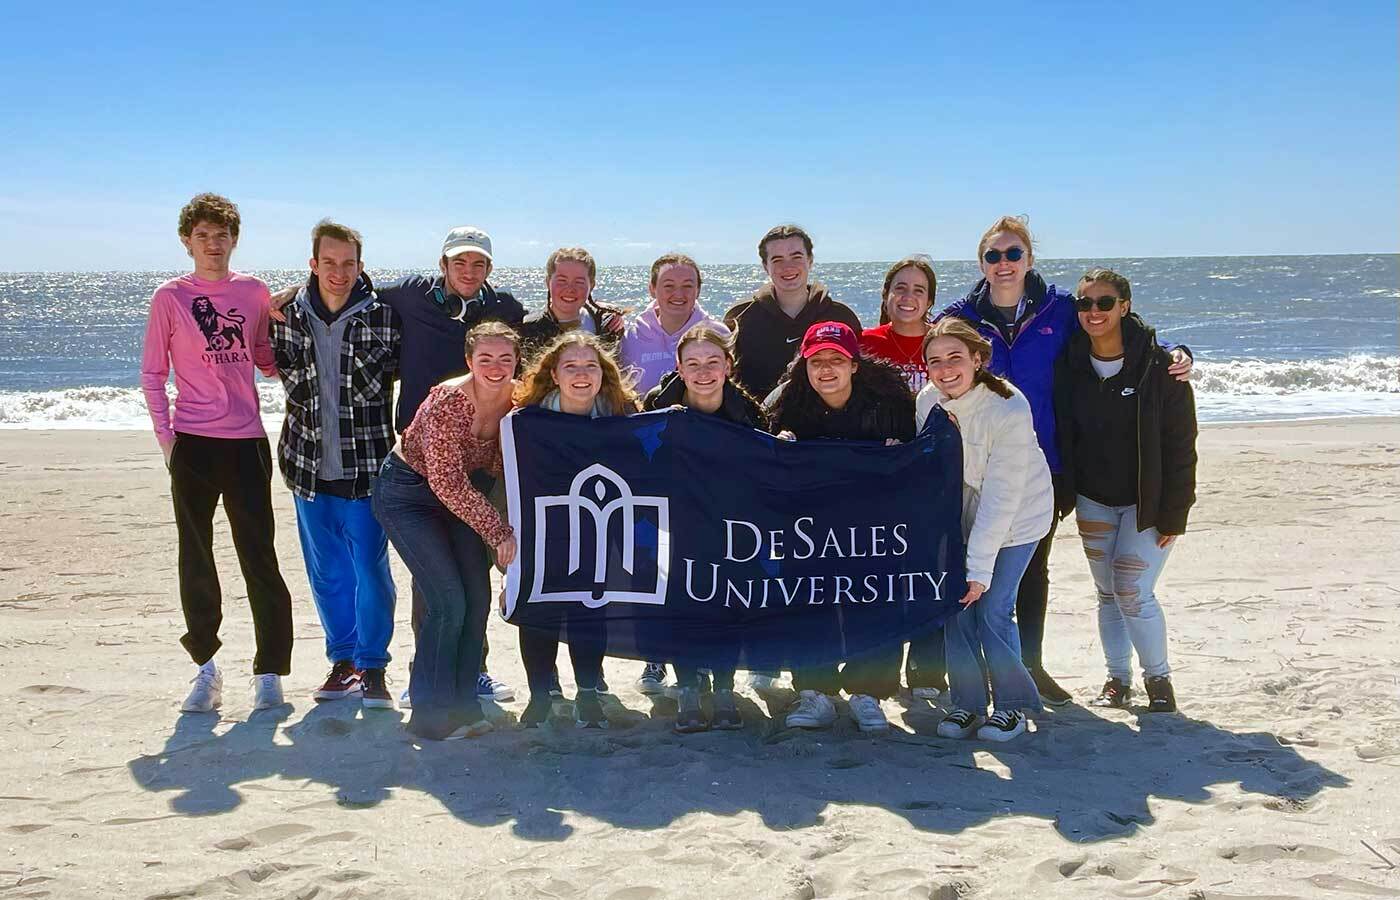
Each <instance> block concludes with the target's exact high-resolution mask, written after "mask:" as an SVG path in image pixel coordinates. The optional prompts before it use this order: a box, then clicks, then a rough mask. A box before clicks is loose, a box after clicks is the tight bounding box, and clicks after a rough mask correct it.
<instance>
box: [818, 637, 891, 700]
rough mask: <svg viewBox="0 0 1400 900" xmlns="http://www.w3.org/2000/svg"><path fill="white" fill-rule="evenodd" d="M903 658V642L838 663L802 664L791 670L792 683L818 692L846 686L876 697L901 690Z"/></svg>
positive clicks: (850, 691)
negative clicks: (900, 674)
mask: <svg viewBox="0 0 1400 900" xmlns="http://www.w3.org/2000/svg"><path fill="white" fill-rule="evenodd" d="M903 658H904V645H903V644H894V645H892V646H890V647H888V648H884V649H880V650H872V651H870V652H868V653H862V654H859V655H856V656H852V657H851V658H849V659H847V660H846V664H845V666H842V667H839V670H838V664H837V663H834V662H833V663H829V664H826V665H819V666H803V667H801V668H797V669H793V670H792V686H793V688H795V689H796V690H799V691H819V692H821V693H823V694H830V695H832V696H835V695H836V694H837V693H839V692H840V691H841V689H842V688H845V690H846V693H847V694H869V695H870V696H872V697H874V698H875V699H877V700H883V699H885V698H886V697H893V696H894V695H895V694H897V693H899V664H900V662H901V661H902V660H903Z"/></svg>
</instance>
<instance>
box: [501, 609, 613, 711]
mask: <svg viewBox="0 0 1400 900" xmlns="http://www.w3.org/2000/svg"><path fill="white" fill-rule="evenodd" d="M565 628H566V629H567V630H566V631H565V636H566V639H567V640H566V642H567V643H568V645H569V661H570V662H571V663H572V664H573V668H574V684H576V685H578V687H579V688H580V689H582V690H597V688H598V678H599V676H600V675H602V673H603V648H604V640H603V634H602V632H601V630H599V629H600V626H596V625H595V623H587V624H586V625H581V624H577V623H570V624H569V625H566V626H565ZM558 659H559V633H558V632H557V631H550V630H548V629H544V628H535V627H532V626H529V625H525V626H521V628H520V661H521V662H523V663H524V664H525V678H526V679H527V680H528V681H529V683H530V697H531V699H533V698H535V697H548V696H549V689H550V682H551V681H552V679H553V677H554V667H555V665H556V663H557V661H558Z"/></svg>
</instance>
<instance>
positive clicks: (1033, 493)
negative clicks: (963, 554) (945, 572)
mask: <svg viewBox="0 0 1400 900" xmlns="http://www.w3.org/2000/svg"><path fill="white" fill-rule="evenodd" d="M915 406H916V410H917V412H916V413H915V415H916V416H917V418H916V422H917V424H918V425H919V426H922V425H923V424H924V421H925V420H926V419H927V418H928V414H929V412H930V411H931V410H932V409H933V407H934V406H941V407H943V408H944V409H945V410H947V411H948V412H949V413H951V414H952V415H953V417H954V418H955V419H956V420H957V423H958V430H959V431H961V432H962V445H963V513H962V527H963V538H964V539H965V540H966V541H967V580H968V581H976V582H978V583H979V584H982V585H987V586H990V585H991V583H992V569H993V567H994V566H995V565H996V560H997V553H998V552H1000V551H1001V549H1002V548H1003V547H1015V546H1018V545H1020V544H1028V543H1030V542H1032V541H1038V540H1040V539H1041V538H1043V537H1045V535H1047V534H1049V533H1050V524H1051V522H1053V521H1054V516H1055V488H1054V486H1053V485H1052V484H1051V482H1050V467H1049V466H1047V465H1046V464H1045V454H1044V453H1042V452H1041V450H1040V445H1039V444H1038V443H1036V440H1035V426H1034V425H1033V424H1032V421H1031V406H1030V404H1029V403H1028V402H1026V398H1025V397H1024V396H1023V395H1022V394H1021V392H1020V391H1018V390H1016V388H1014V387H1013V388H1011V397H1010V398H1009V399H1003V398H1001V397H998V396H997V395H996V394H994V393H992V391H991V389H989V388H988V387H987V386H986V385H985V384H979V385H976V386H974V387H973V388H972V390H970V391H968V392H967V393H966V394H963V395H962V396H961V397H959V398H957V399H956V400H953V399H949V398H947V397H944V396H943V395H942V394H940V393H939V392H938V389H937V388H935V387H934V386H933V385H932V384H930V385H926V386H925V387H924V388H923V390H921V391H919V396H918V397H917V398H916V399H915Z"/></svg>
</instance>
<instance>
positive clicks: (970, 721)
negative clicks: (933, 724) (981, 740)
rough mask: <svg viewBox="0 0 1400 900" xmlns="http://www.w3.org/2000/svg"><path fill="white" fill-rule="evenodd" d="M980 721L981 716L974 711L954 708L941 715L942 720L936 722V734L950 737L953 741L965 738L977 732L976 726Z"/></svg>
mask: <svg viewBox="0 0 1400 900" xmlns="http://www.w3.org/2000/svg"><path fill="white" fill-rule="evenodd" d="M981 723H982V717H981V716H979V715H977V713H975V712H969V711H967V710H965V709H955V710H953V711H952V712H950V713H948V715H946V716H944V717H943V721H942V722H939V723H938V736H939V737H944V738H952V739H953V740H955V741H961V740H965V739H967V738H970V737H972V736H973V735H974V734H976V733H977V726H978V725H980V724H981Z"/></svg>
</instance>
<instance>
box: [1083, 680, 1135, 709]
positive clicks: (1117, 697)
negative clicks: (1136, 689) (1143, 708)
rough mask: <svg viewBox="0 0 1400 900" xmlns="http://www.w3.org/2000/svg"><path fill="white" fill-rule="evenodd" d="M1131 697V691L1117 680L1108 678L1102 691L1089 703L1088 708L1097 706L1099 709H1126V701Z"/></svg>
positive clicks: (1130, 688) (1128, 686) (1129, 687)
mask: <svg viewBox="0 0 1400 900" xmlns="http://www.w3.org/2000/svg"><path fill="white" fill-rule="evenodd" d="M1132 696H1133V689H1132V687H1131V686H1130V685H1126V684H1124V683H1123V682H1121V681H1119V680H1118V679H1117V678H1110V679H1108V680H1107V681H1105V682H1104V683H1103V690H1101V691H1099V695H1098V696H1097V697H1095V698H1094V699H1092V700H1090V701H1089V705H1090V706H1097V707H1099V708H1100V709H1127V708H1128V701H1129V700H1130V699H1131V698H1132Z"/></svg>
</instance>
